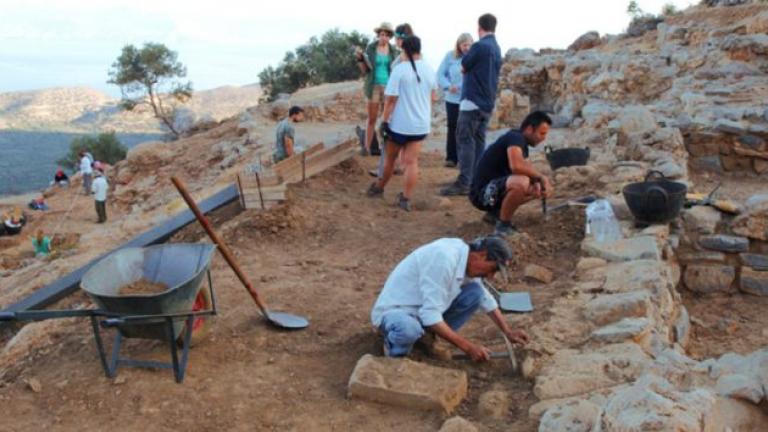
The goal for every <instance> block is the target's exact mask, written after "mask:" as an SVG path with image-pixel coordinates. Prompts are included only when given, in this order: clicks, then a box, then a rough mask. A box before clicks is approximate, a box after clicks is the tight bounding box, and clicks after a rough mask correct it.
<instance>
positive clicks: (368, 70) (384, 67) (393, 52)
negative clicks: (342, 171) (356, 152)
mask: <svg viewBox="0 0 768 432" xmlns="http://www.w3.org/2000/svg"><path fill="white" fill-rule="evenodd" d="M373 32H374V33H376V40H374V41H373V42H371V43H370V44H368V46H367V47H366V48H365V50H364V51H363V50H362V49H360V48H359V47H358V48H357V49H356V50H355V59H356V60H357V65H358V67H359V68H360V72H362V73H363V74H365V85H364V87H363V90H364V93H365V97H366V99H367V100H368V102H367V105H366V109H367V111H368V123H367V126H366V128H365V148H364V149H363V153H364V155H367V154H369V153H370V151H371V142H372V141H373V134H374V133H375V132H376V120H377V119H378V118H379V113H380V112H381V110H382V106H383V104H384V88H385V87H386V85H387V81H389V74H390V73H391V72H392V62H394V61H395V59H396V58H397V56H398V55H399V54H400V53H399V51H398V50H397V48H395V46H394V45H392V44H391V43H390V39H391V38H392V36H393V35H394V34H395V31H394V29H393V28H392V24H390V23H387V22H383V23H381V25H379V26H378V27H376V28H375V29H373Z"/></svg>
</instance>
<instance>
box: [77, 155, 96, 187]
mask: <svg viewBox="0 0 768 432" xmlns="http://www.w3.org/2000/svg"><path fill="white" fill-rule="evenodd" d="M91 163H93V159H90V158H89V157H88V155H87V154H86V152H85V150H83V151H81V152H80V174H82V175H83V189H85V194H86V195H90V193H91V178H92V176H93V168H91Z"/></svg>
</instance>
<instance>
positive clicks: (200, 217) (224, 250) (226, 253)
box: [171, 176, 269, 318]
mask: <svg viewBox="0 0 768 432" xmlns="http://www.w3.org/2000/svg"><path fill="white" fill-rule="evenodd" d="M171 181H172V182H173V185H174V186H176V189H177V190H178V191H179V193H180V194H181V197H182V198H184V201H186V203H187V206H189V209H190V210H192V213H194V214H195V218H197V221H198V222H200V225H202V226H203V229H204V230H205V232H206V233H207V234H208V237H210V238H211V240H213V242H214V243H215V244H216V246H218V248H219V252H221V255H222V256H223V257H224V259H225V260H226V261H227V264H229V266H230V267H231V268H232V270H233V271H234V272H235V274H236V275H237V278H238V279H240V282H242V283H243V286H245V289H247V290H248V293H249V294H250V295H251V298H252V299H253V301H254V302H255V303H256V306H258V307H259V309H260V310H261V312H262V313H263V314H264V316H265V317H267V318H269V312H268V311H267V305H266V303H264V300H263V299H262V297H261V295H260V294H259V292H258V291H257V290H256V288H255V287H254V286H253V284H252V283H251V281H250V280H249V279H248V278H247V277H246V276H245V273H243V271H242V270H241V269H240V265H239V264H238V263H237V261H236V260H235V255H234V254H233V253H232V251H231V250H230V249H229V247H227V245H226V244H225V243H224V241H223V240H222V239H221V237H219V235H218V234H216V232H215V231H214V230H213V228H212V227H211V224H210V222H208V218H206V217H205V215H204V214H203V212H201V211H200V209H199V208H198V207H197V204H195V200H193V199H192V196H191V195H190V194H189V192H187V187H186V186H184V183H183V182H182V181H181V180H180V179H179V178H178V177H175V176H174V177H171Z"/></svg>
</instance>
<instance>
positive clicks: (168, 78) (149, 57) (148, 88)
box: [107, 42, 192, 138]
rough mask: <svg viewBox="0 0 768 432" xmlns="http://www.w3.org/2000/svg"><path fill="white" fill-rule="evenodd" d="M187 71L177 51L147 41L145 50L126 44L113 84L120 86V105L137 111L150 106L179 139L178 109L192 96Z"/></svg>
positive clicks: (114, 66) (112, 72) (111, 73)
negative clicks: (179, 59) (186, 78)
mask: <svg viewBox="0 0 768 432" xmlns="http://www.w3.org/2000/svg"><path fill="white" fill-rule="evenodd" d="M186 76H187V68H186V66H184V65H183V64H182V63H181V62H179V61H178V59H177V54H176V52H175V51H171V50H170V49H168V47H166V46H165V45H163V44H160V43H153V42H147V43H145V44H144V46H143V47H141V48H137V47H135V46H134V45H126V46H124V47H123V51H122V53H121V54H120V56H119V57H118V58H117V60H115V62H114V63H112V68H111V69H110V70H109V81H107V82H108V83H109V84H116V85H117V86H119V87H120V93H121V95H122V99H121V101H120V105H121V106H122V108H123V109H125V110H127V111H133V110H134V109H135V108H136V107H138V106H140V105H149V107H150V108H151V109H152V112H153V113H154V116H155V118H157V119H158V120H159V121H160V122H161V124H162V125H163V126H164V127H165V128H166V129H167V130H168V131H169V132H170V133H171V134H172V135H173V137H174V138H178V137H179V135H180V133H181V131H180V130H179V128H178V126H177V125H176V122H175V118H176V114H177V113H176V107H177V104H178V103H184V102H186V101H187V100H189V99H190V98H191V97H192V83H191V82H189V81H186V82H181V81H179V80H180V79H182V78H184V77H186Z"/></svg>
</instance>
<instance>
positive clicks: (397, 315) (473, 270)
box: [371, 236, 528, 362]
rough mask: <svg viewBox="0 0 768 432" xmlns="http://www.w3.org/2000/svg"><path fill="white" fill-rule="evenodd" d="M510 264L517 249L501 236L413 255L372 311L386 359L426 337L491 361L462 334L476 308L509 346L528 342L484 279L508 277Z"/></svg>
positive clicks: (443, 242)
mask: <svg viewBox="0 0 768 432" xmlns="http://www.w3.org/2000/svg"><path fill="white" fill-rule="evenodd" d="M511 259H512V250H511V249H510V247H509V246H508V245H507V243H506V242H505V241H504V240H503V239H501V238H499V237H496V236H487V237H481V238H478V239H476V240H474V241H472V242H471V243H470V244H467V243H465V242H464V241H463V240H461V239H458V238H443V239H438V240H435V241H433V242H431V243H428V244H426V245H423V246H421V247H419V248H417V249H416V250H414V251H413V252H411V253H410V254H409V255H408V256H407V257H405V259H403V260H402V261H401V262H400V263H399V264H398V265H397V266H396V267H395V269H394V270H393V271H392V273H391V274H390V275H389V277H388V278H387V281H386V283H385V284H384V289H383V290H382V291H381V294H379V298H378V299H377V300H376V304H374V306H373V310H372V311H371V320H372V321H373V325H374V326H376V328H378V329H379V331H380V332H381V334H382V335H383V338H384V354H385V355H386V356H388V357H402V356H406V355H408V353H409V352H410V351H411V349H412V347H413V345H414V343H416V341H418V340H419V339H420V338H422V336H426V338H429V337H430V336H431V335H437V336H440V337H441V338H443V339H445V340H446V341H448V342H450V343H452V344H453V345H455V346H456V347H458V348H459V349H460V350H462V351H464V352H465V353H466V354H467V355H468V356H469V357H470V358H472V360H474V361H478V362H482V361H486V360H488V359H489V358H490V353H491V351H490V350H489V349H488V348H486V347H484V346H483V345H481V344H478V343H474V342H472V341H469V340H468V339H466V338H464V337H462V336H461V335H459V334H458V333H457V332H458V330H459V329H460V328H461V327H462V326H463V325H464V324H465V323H466V322H467V321H469V319H470V318H471V317H472V314H474V313H475V311H476V310H477V309H482V310H483V311H484V312H486V313H487V315H488V316H489V317H490V318H491V320H492V321H493V322H494V323H495V324H496V326H497V327H498V328H499V329H501V331H502V332H503V333H504V335H506V337H507V338H508V339H509V340H510V342H512V343H520V344H525V343H528V335H527V334H526V333H525V332H524V331H522V330H513V329H511V328H510V327H509V326H508V325H507V322H506V320H505V319H504V317H503V315H502V314H501V311H500V310H499V307H498V304H497V303H496V300H495V299H494V298H493V296H492V295H491V294H490V293H489V292H488V290H487V289H486V288H485V287H484V286H483V284H482V281H481V279H480V278H491V277H493V276H494V275H495V274H496V272H500V273H501V274H502V277H506V267H507V265H508V264H509V261H510V260H511ZM425 333H426V335H425ZM431 338H432V339H433V340H434V336H432V337H431Z"/></svg>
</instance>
